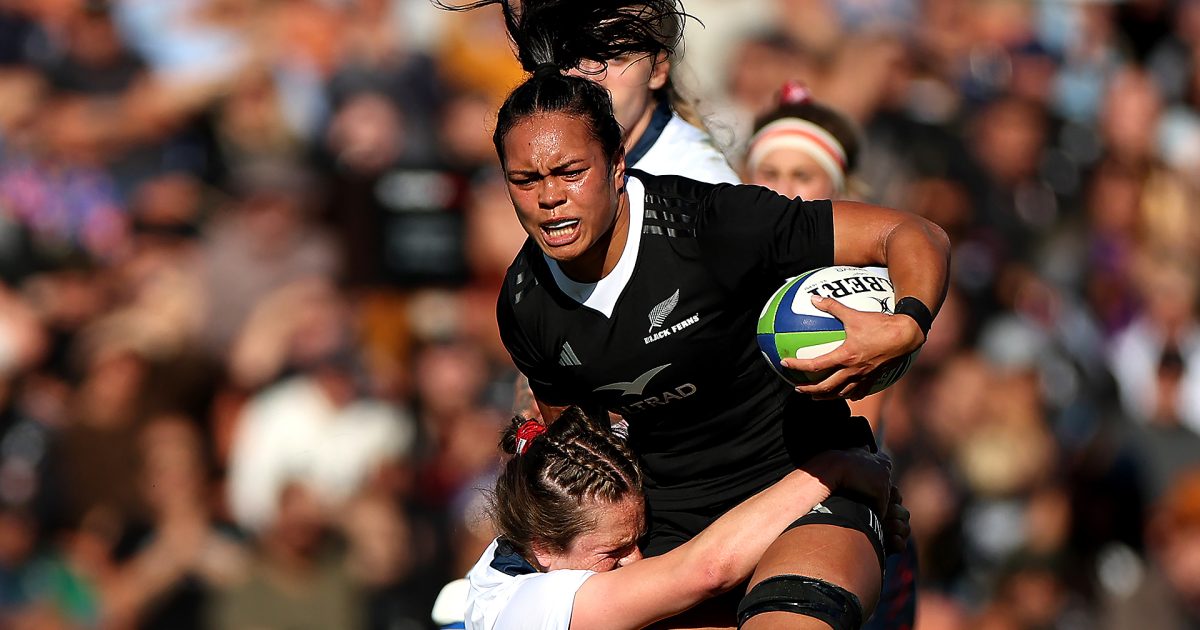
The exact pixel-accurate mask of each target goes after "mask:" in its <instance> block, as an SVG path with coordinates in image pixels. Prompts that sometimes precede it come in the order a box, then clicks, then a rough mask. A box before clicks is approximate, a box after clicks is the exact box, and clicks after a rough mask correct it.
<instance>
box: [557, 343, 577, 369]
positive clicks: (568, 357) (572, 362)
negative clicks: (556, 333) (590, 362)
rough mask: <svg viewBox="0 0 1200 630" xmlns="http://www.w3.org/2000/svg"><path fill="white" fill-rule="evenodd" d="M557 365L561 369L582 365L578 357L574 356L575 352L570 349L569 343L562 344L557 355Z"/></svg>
mask: <svg viewBox="0 0 1200 630" xmlns="http://www.w3.org/2000/svg"><path fill="white" fill-rule="evenodd" d="M558 364H559V365H561V366H563V367H572V366H576V365H583V363H582V362H581V361H580V360H579V357H577V356H575V351H574V350H572V349H571V342H569V341H567V342H564V343H563V345H562V351H561V352H559V353H558Z"/></svg>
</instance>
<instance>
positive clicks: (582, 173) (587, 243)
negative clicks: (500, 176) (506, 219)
mask: <svg viewBox="0 0 1200 630" xmlns="http://www.w3.org/2000/svg"><path fill="white" fill-rule="evenodd" d="M504 172H505V176H506V178H507V180H508V194H509V197H511V198H512V202H513V207H514V208H516V210H517V218H518V219H520V221H521V226H522V227H524V228H525V232H526V233H528V234H529V236H531V237H532V238H533V240H534V241H535V242H536V243H537V244H538V246H539V247H541V249H542V251H544V252H546V255H547V256H549V257H550V258H552V259H554V260H556V261H559V262H560V263H579V264H582V263H592V262H601V261H603V260H604V259H605V256H606V255H607V250H608V245H609V242H610V240H611V239H610V238H609V234H610V231H611V230H612V229H613V226H614V224H616V222H617V221H616V219H617V216H618V210H619V208H620V204H621V191H622V190H623V188H624V177H625V164H624V161H623V160H618V162H617V163H616V164H609V162H608V159H607V157H606V156H605V153H604V149H603V147H602V146H601V145H600V143H599V142H597V141H596V140H595V139H594V138H593V137H592V135H591V134H590V133H588V128H587V125H586V123H584V122H583V121H581V120H579V119H578V118H574V117H572V116H566V115H563V114H557V113H549V114H537V115H534V116H529V117H527V118H525V119H524V120H522V121H520V122H518V123H517V124H516V125H514V126H513V128H512V129H511V130H510V131H509V132H508V135H507V136H505V138H504ZM567 267H569V265H567V266H566V267H564V268H567ZM568 272H570V269H568ZM581 279H582V278H581Z"/></svg>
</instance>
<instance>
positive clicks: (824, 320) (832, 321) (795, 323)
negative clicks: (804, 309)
mask: <svg viewBox="0 0 1200 630" xmlns="http://www.w3.org/2000/svg"><path fill="white" fill-rule="evenodd" d="M845 329H846V327H845V326H843V325H842V321H841V320H840V319H838V318H836V317H834V316H832V315H823V316H821V315H798V314H796V313H793V312H792V310H791V309H790V308H789V309H785V308H782V306H781V307H780V308H779V310H777V311H776V312H775V332H814V331H819V330H845Z"/></svg>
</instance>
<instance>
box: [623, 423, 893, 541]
mask: <svg viewBox="0 0 1200 630" xmlns="http://www.w3.org/2000/svg"><path fill="white" fill-rule="evenodd" d="M783 434H784V435H783V437H784V441H785V443H786V444H787V447H788V455H789V457H790V458H791V465H792V469H794V468H795V467H798V466H800V465H802V464H804V462H806V461H808V460H809V459H810V458H811V457H812V456H814V455H817V454H818V453H822V452H825V451H829V450H844V449H851V448H869V449H871V450H872V451H874V450H876V444H875V436H874V434H872V433H871V425H870V423H868V422H867V419H866V418H863V417H862V416H850V417H849V418H846V419H837V420H835V421H829V422H802V421H799V422H798V421H794V420H784V421H783ZM790 470H791V469H780V470H778V471H777V473H776V474H775V475H773V476H771V477H769V478H765V479H763V480H762V483H761V484H758V485H756V486H755V487H753V488H749V489H748V491H747V492H746V493H745V494H744V495H743V496H740V497H735V498H734V499H732V500H729V501H725V502H720V503H714V504H712V505H706V506H704V508H703V509H691V510H671V509H661V508H659V509H655V507H654V505H650V506H649V507H648V509H647V522H648V527H647V532H646V535H645V536H644V537H643V538H642V541H641V545H640V546H641V548H642V553H643V554H645V555H646V556H659V555H662V554H664V553H666V552H668V551H670V550H672V549H674V548H676V547H678V546H679V545H682V544H683V543H685V542H687V541H688V540H691V538H692V537H693V536H695V535H696V534H699V533H700V532H701V531H703V530H704V528H705V527H708V526H709V525H710V524H712V522H713V521H715V520H717V518H719V517H720V516H721V515H722V514H724V513H725V512H728V511H729V510H730V509H732V508H733V507H734V506H736V505H737V504H739V503H741V502H742V501H744V500H746V499H748V498H750V497H751V496H753V495H754V494H757V493H758V492H760V491H761V490H763V489H765V488H767V487H768V486H770V485H771V484H773V483H775V482H776V481H779V480H780V479H782V478H783V477H784V476H785V475H787V473H788V472H790Z"/></svg>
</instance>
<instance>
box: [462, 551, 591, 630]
mask: <svg viewBox="0 0 1200 630" xmlns="http://www.w3.org/2000/svg"><path fill="white" fill-rule="evenodd" d="M593 575H595V571H582V570H572V569H561V570H558V571H549V572H546V573H541V572H539V571H538V570H537V569H535V568H534V567H533V566H532V565H530V564H529V563H528V562H526V561H525V559H524V558H522V557H521V556H520V554H518V553H516V552H515V551H513V549H512V548H511V547H509V546H508V545H507V544H506V543H504V542H503V541H501V540H500V539H496V540H493V541H492V544H491V545H489V546H488V548H487V549H486V550H485V551H484V552H483V555H482V556H480V558H479V562H476V563H475V566H474V567H472V569H471V570H470V571H469V572H468V573H467V583H468V585H469V588H468V590H467V593H466V601H465V605H466V613H465V615H463V618H464V619H465V620H466V623H465V627H466V628H467V630H536V629H541V630H568V628H570V627H571V611H572V609H573V608H574V607H575V593H576V591H578V590H579V587H580V586H583V582H584V581H585V580H587V579H588V578H589V577H591V576H593ZM451 584H453V583H451ZM458 592H459V593H461V590H459V591H458ZM439 599H441V598H439ZM447 603H448V602H447ZM447 608H448V607H447ZM447 612H448V611H447ZM446 621H449V620H448V619H447V620H445V621H443V626H442V627H456V625H450V624H447V623H446ZM457 627H464V626H457Z"/></svg>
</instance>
